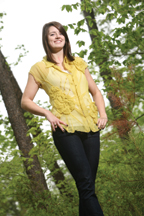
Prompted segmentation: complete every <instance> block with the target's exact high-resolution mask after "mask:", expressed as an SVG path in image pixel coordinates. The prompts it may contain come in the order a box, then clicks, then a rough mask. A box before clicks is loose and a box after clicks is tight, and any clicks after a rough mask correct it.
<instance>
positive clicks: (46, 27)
mask: <svg viewBox="0 0 144 216" xmlns="http://www.w3.org/2000/svg"><path fill="white" fill-rule="evenodd" d="M51 26H54V27H55V28H57V29H58V30H59V31H60V32H61V34H62V35H63V36H64V37H65V45H64V48H63V49H64V56H66V57H67V58H68V60H69V61H74V57H73V56H72V53H71V46H70V41H69V38H68V35H67V33H66V31H65V29H64V27H63V26H62V25H61V24H60V23H59V22H55V21H53V22H49V23H46V24H45V25H44V26H43V30H42V42H43V47H44V50H45V52H46V54H47V60H48V61H50V62H53V63H57V62H56V61H54V59H53V58H52V52H51V50H50V47H49V44H48V31H49V28H50V27H51Z"/></svg>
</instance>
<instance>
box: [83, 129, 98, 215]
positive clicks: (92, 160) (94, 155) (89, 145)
mask: <svg viewBox="0 0 144 216" xmlns="http://www.w3.org/2000/svg"><path fill="white" fill-rule="evenodd" d="M79 133H80V137H81V140H82V143H83V146H84V150H85V153H86V156H87V159H88V161H89V164H90V167H91V172H92V179H93V182H94V184H95V179H96V173H97V169H98V164H99V154H100V137H99V131H98V132H89V133H83V132H79ZM83 209H84V207H83V203H82V200H80V208H79V212H80V216H86V214H85V213H84V210H83ZM100 211H101V210H100Z"/></svg>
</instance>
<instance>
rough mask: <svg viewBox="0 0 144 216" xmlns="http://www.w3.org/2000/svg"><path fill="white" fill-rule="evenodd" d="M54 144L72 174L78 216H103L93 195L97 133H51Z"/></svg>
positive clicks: (97, 149)
mask: <svg viewBox="0 0 144 216" xmlns="http://www.w3.org/2000/svg"><path fill="white" fill-rule="evenodd" d="M53 139H54V143H55V145H56V147H57V149H58V151H59V153H60V155H61V157H62V158H63V160H64V162H65V164H66V166H67V168H68V169H69V171H70V173H71V174H72V176H73V178H74V180H75V182H76V186H77V189H78V192H79V216H104V214H103V212H102V209H101V207H100V205H99V202H98V199H97V196H96V194H95V179H96V173H97V169H98V163H99V153H100V140H99V131H98V132H92V131H91V132H89V133H85V132H79V131H76V132H75V133H68V132H67V131H65V132H62V131H61V129H60V128H56V131H53Z"/></svg>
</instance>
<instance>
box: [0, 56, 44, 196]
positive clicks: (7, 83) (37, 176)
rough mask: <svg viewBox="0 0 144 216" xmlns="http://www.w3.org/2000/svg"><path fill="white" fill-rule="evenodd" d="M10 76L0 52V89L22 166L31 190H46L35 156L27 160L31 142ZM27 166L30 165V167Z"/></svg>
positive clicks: (31, 145)
mask: <svg viewBox="0 0 144 216" xmlns="http://www.w3.org/2000/svg"><path fill="white" fill-rule="evenodd" d="M12 76H13V75H12V73H11V76H10V71H9V68H8V66H7V64H6V61H5V59H4V57H3V55H2V53H1V52H0V91H1V94H2V98H3V101H4V103H5V107H6V109H7V112H8V116H9V120H10V123H11V126H12V129H13V131H14V135H15V138H16V141H17V144H18V146H19V149H20V150H21V152H22V156H23V157H24V158H26V160H24V166H25V169H26V173H27V175H28V178H29V179H30V181H31V183H32V184H31V186H32V191H33V193H34V194H35V193H38V192H39V191H43V190H48V188H47V184H46V181H45V178H44V174H43V172H42V169H41V166H40V163H39V161H38V158H37V156H33V161H32V162H30V163H29V162H28V159H29V158H30V156H29V152H30V150H31V149H32V147H33V144H32V143H31V138H30V137H29V136H27V130H28V127H27V125H26V122H25V119H24V116H23V111H22V109H21V108H20V105H19V101H18V99H17V95H16V93H15V90H14V86H13V84H12V82H11V79H12ZM29 166H31V168H30V169H29Z"/></svg>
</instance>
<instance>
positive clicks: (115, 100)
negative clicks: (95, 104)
mask: <svg viewBox="0 0 144 216" xmlns="http://www.w3.org/2000/svg"><path fill="white" fill-rule="evenodd" d="M81 2H82V3H84V2H85V0H81ZM82 12H83V15H84V17H85V20H86V23H87V26H88V29H89V32H90V31H91V30H93V29H94V30H97V31H98V26H97V23H96V20H95V15H94V11H93V9H92V10H91V12H87V11H86V10H83V11H82ZM87 17H91V22H92V23H93V25H92V26H90V25H89V21H88V18H87ZM89 35H90V38H91V41H92V43H93V42H94V40H95V39H97V41H98V43H99V47H100V39H99V38H98V37H97V36H96V35H93V34H91V33H89ZM102 52H103V57H102V60H101V62H100V63H99V64H98V65H99V68H100V75H101V76H102V78H103V81H104V85H105V86H106V85H107V81H108V80H109V81H111V80H113V78H112V74H111V70H110V69H109V68H108V67H107V69H103V67H102V65H103V64H104V63H105V62H107V61H108V59H107V57H106V53H105V51H104V50H102ZM96 63H97V62H96ZM105 77H107V78H105ZM107 96H108V99H109V102H110V105H111V107H112V110H119V109H121V117H120V120H119V124H117V125H116V127H117V130H118V133H119V137H120V138H121V139H125V138H126V137H128V132H129V131H130V129H131V127H130V124H129V122H128V120H127V116H126V114H125V111H124V109H123V104H122V102H121V100H120V98H119V97H117V96H116V94H114V93H113V92H108V93H107ZM113 113H114V112H113Z"/></svg>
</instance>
